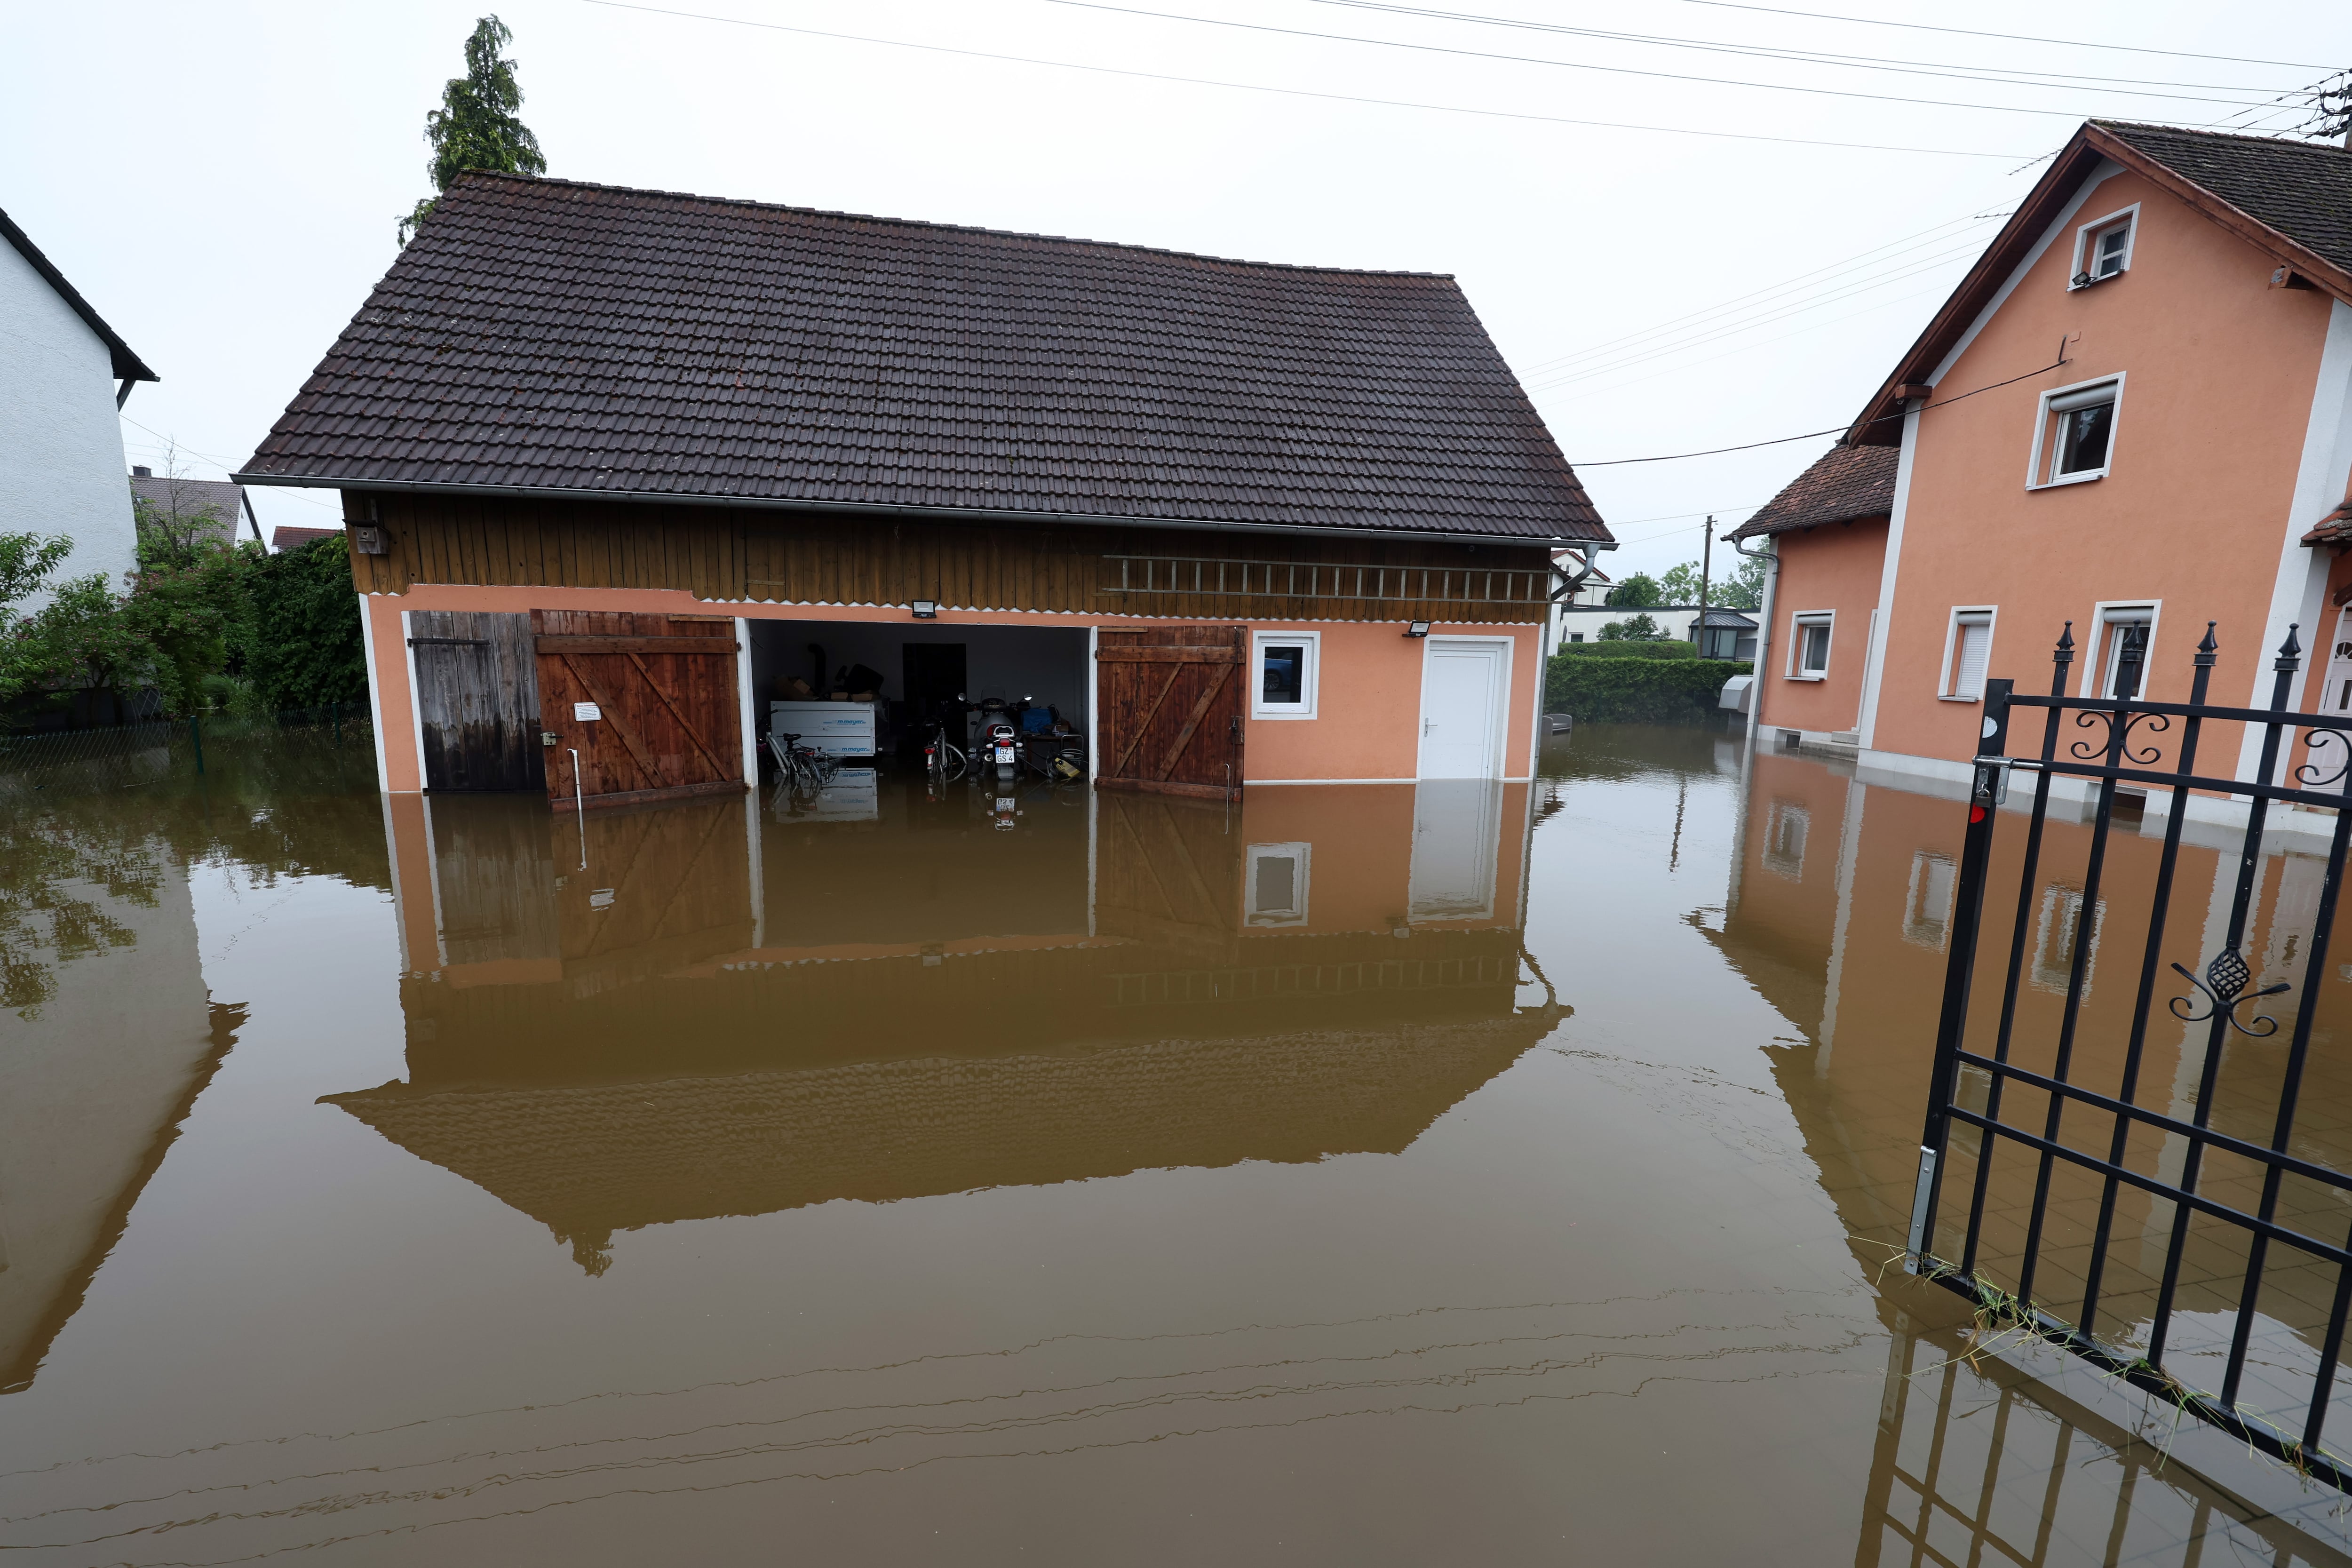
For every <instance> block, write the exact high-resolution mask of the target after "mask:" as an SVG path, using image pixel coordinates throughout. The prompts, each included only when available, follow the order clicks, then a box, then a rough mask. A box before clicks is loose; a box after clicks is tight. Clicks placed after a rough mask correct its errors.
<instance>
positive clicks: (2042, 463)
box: [2025, 375, 2124, 489]
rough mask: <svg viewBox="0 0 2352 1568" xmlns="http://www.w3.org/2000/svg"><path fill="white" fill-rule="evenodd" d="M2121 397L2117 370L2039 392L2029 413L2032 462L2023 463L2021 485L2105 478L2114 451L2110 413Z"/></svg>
mask: <svg viewBox="0 0 2352 1568" xmlns="http://www.w3.org/2000/svg"><path fill="white" fill-rule="evenodd" d="M2123 401H2124V378H2123V377H2122V376H2120V375H2111V376H2106V377H2104V378H2102V379H2100V380H2098V381H2084V382H2077V383H2076V384H2074V385H2073V386H2060V387H2053V388H2052V389H2051V390H2050V391H2048V392H2045V393H2043V394H2042V401H2041V405H2040V409H2039V412H2038V413H2037V414H2036V416H2035V424H2034V428H2033V462H2032V466H2031V467H2030V468H2027V469H2026V473H2025V486H2026V489H2042V488H2044V487H2046V486H2050V485H2073V484H2080V483H2082V482H2083V481H2084V480H2085V479H2105V478H2106V475H2107V468H2108V465H2109V464H2110V463H2111V462H2112V461H2113V459H2114V456H2115V444H2116V412H2117V410H2119V409H2120V408H2121V407H2122V406H2123Z"/></svg>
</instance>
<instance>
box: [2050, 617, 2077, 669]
mask: <svg viewBox="0 0 2352 1568" xmlns="http://www.w3.org/2000/svg"><path fill="white" fill-rule="evenodd" d="M2050 662H2051V663H2053V664H2061V665H2063V664H2072V663H2074V622H2072V621H2068V622H2067V623H2066V629H2065V630H2064V631H2062V632H2060V633H2059V634H2058V647H2057V648H2056V650H2055V651H2053V653H2052V654H2051V656H2050Z"/></svg>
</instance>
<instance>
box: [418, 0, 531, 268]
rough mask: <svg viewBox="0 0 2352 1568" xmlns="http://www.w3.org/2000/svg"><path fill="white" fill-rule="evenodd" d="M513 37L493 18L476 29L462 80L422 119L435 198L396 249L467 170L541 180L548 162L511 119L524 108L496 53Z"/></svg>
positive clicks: (507, 65) (510, 64)
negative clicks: (429, 153)
mask: <svg viewBox="0 0 2352 1568" xmlns="http://www.w3.org/2000/svg"><path fill="white" fill-rule="evenodd" d="M513 41H514V35H513V34H512V33H511V32H509V31H508V30H507V25H506V24H505V23H504V22H501V21H499V19H498V17H497V16H484V17H483V18H482V19H481V20H479V21H478V22H476V23H475V24H474V31H473V35H472V37H468V38H467V40H466V74H465V75H464V76H461V77H452V78H451V79H450V80H449V83H448V85H447V86H446V87H444V88H443V89H441V107H440V108H438V109H436V110H431V111H430V112H428V113H427V114H426V115H425V143H426V145H428V146H430V147H431V148H432V149H433V156H432V158H431V159H430V160H429V161H428V162H427V163H425V173H426V174H428V175H430V176H431V178H432V181H433V189H434V191H435V192H436V195H431V196H427V197H425V199H424V200H423V201H420V202H418V203H417V204H416V205H415V209H414V210H412V211H411V212H410V213H409V215H408V216H406V217H404V218H402V219H401V220H400V243H401V244H403V245H406V244H407V243H408V241H409V238H410V237H411V236H413V235H415V233H416V229H417V226H418V225H420V224H422V223H423V222H424V221H425V218H426V217H427V216H430V214H431V213H432V211H433V205H434V203H435V202H436V200H438V199H439V198H438V193H439V192H442V191H446V190H447V189H448V188H449V182H450V181H452V180H454V179H456V178H457V176H458V175H459V174H463V173H465V172H466V171H467V169H491V170H495V171H497V172H499V173H500V174H545V173H547V159H546V158H545V157H544V156H543V155H541V153H540V150H539V138H538V137H536V136H534V135H532V134H531V132H530V127H529V126H527V125H525V124H524V123H523V122H522V121H520V120H519V119H517V118H516V117H515V110H518V109H520V108H521V107H522V86H521V84H520V83H519V82H517V81H516V80H515V62H514V61H512V60H510V59H508V58H506V57H505V56H504V55H502V54H500V53H499V51H500V50H501V49H503V48H505V47H507V45H509V44H510V43H512V42H513Z"/></svg>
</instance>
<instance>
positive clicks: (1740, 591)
mask: <svg viewBox="0 0 2352 1568" xmlns="http://www.w3.org/2000/svg"><path fill="white" fill-rule="evenodd" d="M1736 559H1737V560H1738V565H1737V566H1734V567H1733V568H1732V569H1731V570H1730V571H1729V572H1727V573H1726V574H1724V575H1723V577H1722V579H1721V580H1720V581H1719V582H1717V584H1715V587H1714V590H1713V591H1712V592H1711V593H1709V594H1708V595H1707V596H1706V597H1707V603H1709V604H1711V605H1722V606H1723V607H1724V608H1725V609H1727V610H1760V609H1762V608H1763V607H1764V563H1763V562H1761V561H1759V560H1758V559H1757V558H1756V557H1754V556H1752V555H1741V556H1738V557H1736Z"/></svg>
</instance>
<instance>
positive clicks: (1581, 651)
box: [1559, 641, 1698, 658]
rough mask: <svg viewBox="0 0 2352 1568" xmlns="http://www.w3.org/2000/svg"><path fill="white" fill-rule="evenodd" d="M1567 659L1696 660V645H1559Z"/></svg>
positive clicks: (1669, 642)
mask: <svg viewBox="0 0 2352 1568" xmlns="http://www.w3.org/2000/svg"><path fill="white" fill-rule="evenodd" d="M1559 652H1560V653H1561V655H1563V656H1564V657H1566V658H1697V657H1698V644H1696V643H1690V642H1678V641H1667V642H1570V643H1562V644H1560V645H1559Z"/></svg>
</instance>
